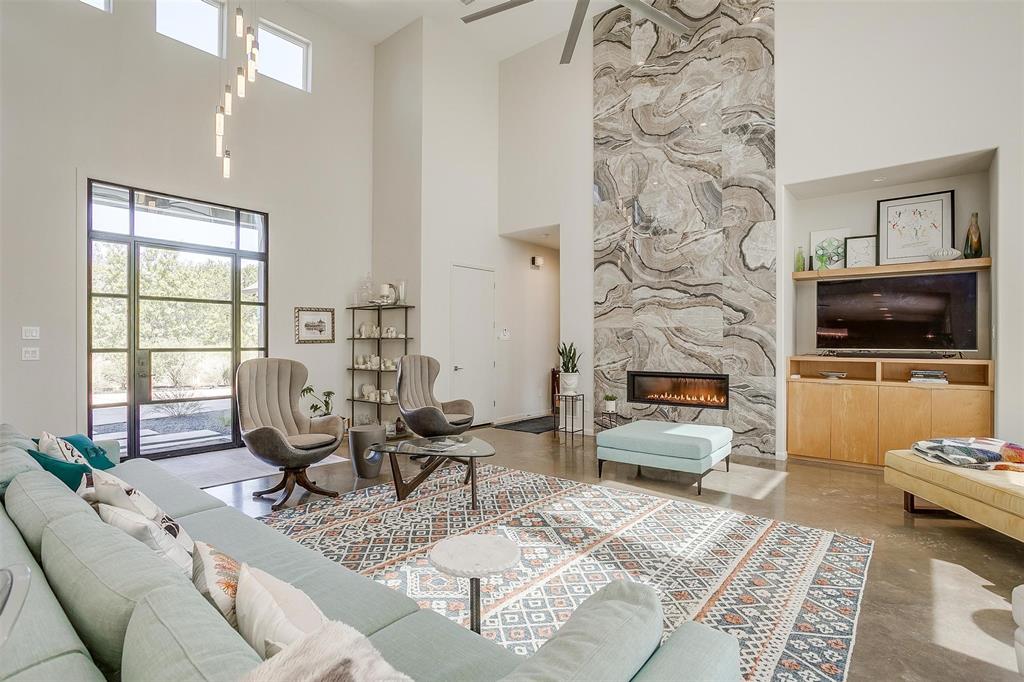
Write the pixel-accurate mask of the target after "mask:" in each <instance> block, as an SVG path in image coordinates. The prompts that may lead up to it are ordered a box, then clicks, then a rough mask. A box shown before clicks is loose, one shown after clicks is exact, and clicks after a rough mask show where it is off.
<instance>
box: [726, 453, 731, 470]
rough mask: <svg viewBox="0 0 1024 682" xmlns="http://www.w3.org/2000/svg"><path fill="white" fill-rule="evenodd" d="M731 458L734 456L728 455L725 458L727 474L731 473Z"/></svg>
mask: <svg viewBox="0 0 1024 682" xmlns="http://www.w3.org/2000/svg"><path fill="white" fill-rule="evenodd" d="M730 457H732V455H726V456H725V473H729V458H730Z"/></svg>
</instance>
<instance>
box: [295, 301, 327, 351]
mask: <svg viewBox="0 0 1024 682" xmlns="http://www.w3.org/2000/svg"><path fill="white" fill-rule="evenodd" d="M295 343H334V308H296V309H295Z"/></svg>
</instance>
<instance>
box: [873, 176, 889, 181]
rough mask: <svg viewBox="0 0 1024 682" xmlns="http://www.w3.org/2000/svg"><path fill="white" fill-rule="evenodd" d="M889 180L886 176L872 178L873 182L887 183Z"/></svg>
mask: <svg viewBox="0 0 1024 682" xmlns="http://www.w3.org/2000/svg"><path fill="white" fill-rule="evenodd" d="M886 180H887V178H886V177H885V176H884V175H879V176H878V177H877V178H872V179H871V182H885V181H886Z"/></svg>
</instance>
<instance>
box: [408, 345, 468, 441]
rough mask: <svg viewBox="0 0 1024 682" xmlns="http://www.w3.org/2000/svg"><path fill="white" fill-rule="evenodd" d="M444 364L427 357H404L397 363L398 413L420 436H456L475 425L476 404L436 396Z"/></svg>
mask: <svg viewBox="0 0 1024 682" xmlns="http://www.w3.org/2000/svg"><path fill="white" fill-rule="evenodd" d="M440 371H441V365H440V364H439V363H438V362H437V360H435V359H434V358H432V357H430V356H428V355H405V356H403V357H402V358H401V359H400V360H399V361H398V410H399V411H400V412H401V413H402V418H403V419H405V423H406V424H408V426H409V429H410V430H412V432H413V433H415V434H416V435H418V436H422V437H424V438H432V437H435V436H456V435H458V434H460V433H462V432H464V431H466V430H467V429H468V428H469V427H470V426H472V425H473V403H471V402H469V401H468V400H450V401H448V402H445V403H442V402H440V401H439V400H438V399H437V398H435V397H434V381H435V380H436V379H437V375H438V373H439V372H440Z"/></svg>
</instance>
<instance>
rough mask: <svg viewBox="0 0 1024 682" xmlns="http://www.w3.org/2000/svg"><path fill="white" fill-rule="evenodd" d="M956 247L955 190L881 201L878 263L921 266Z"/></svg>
mask: <svg viewBox="0 0 1024 682" xmlns="http://www.w3.org/2000/svg"><path fill="white" fill-rule="evenodd" d="M945 246H953V190H948V191H946V192H933V193H931V194H916V195H913V196H908V197H896V198H894V199H884V200H881V201H879V202H878V264H879V265H888V264H890V263H920V262H921V261H926V260H928V258H929V256H930V255H931V253H932V252H933V251H935V250H936V249H940V248H942V247H945Z"/></svg>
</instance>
